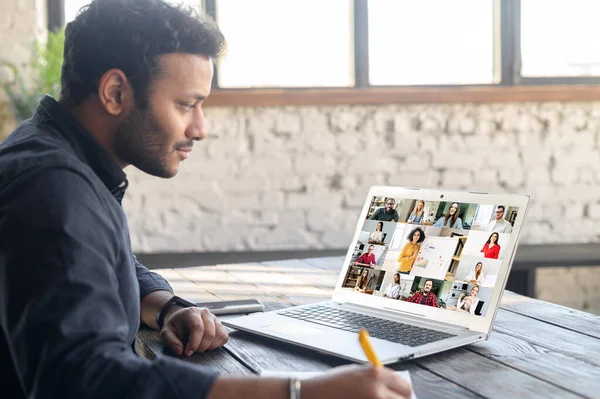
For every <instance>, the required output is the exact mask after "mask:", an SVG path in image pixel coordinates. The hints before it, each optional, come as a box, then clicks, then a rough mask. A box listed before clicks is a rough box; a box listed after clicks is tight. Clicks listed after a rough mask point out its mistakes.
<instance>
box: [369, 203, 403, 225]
mask: <svg viewBox="0 0 600 399" xmlns="http://www.w3.org/2000/svg"><path fill="white" fill-rule="evenodd" d="M395 204H396V200H395V199H393V198H388V199H387V200H386V201H385V207H383V208H377V209H376V210H375V212H373V214H372V215H371V217H370V218H369V220H381V221H382V222H397V221H398V220H400V215H398V211H397V210H395V209H394V205H395Z"/></svg>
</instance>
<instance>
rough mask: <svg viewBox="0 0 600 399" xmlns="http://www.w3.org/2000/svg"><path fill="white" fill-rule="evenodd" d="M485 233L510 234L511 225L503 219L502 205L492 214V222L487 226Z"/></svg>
mask: <svg viewBox="0 0 600 399" xmlns="http://www.w3.org/2000/svg"><path fill="white" fill-rule="evenodd" d="M486 231H488V232H490V233H491V232H496V233H507V234H510V233H512V225H511V224H510V222H508V221H507V220H506V219H504V205H498V207H497V208H496V212H495V213H494V220H492V221H491V222H490V224H488V227H487V229H486Z"/></svg>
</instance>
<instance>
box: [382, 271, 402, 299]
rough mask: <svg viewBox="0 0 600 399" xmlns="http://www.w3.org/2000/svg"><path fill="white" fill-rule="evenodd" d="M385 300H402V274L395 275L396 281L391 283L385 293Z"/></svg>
mask: <svg viewBox="0 0 600 399" xmlns="http://www.w3.org/2000/svg"><path fill="white" fill-rule="evenodd" d="M383 297H384V298H392V299H398V298H400V273H398V272H396V274H394V281H392V282H391V283H390V285H388V286H387V288H386V289H385V292H384V293H383Z"/></svg>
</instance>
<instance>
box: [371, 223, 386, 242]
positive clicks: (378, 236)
mask: <svg viewBox="0 0 600 399" xmlns="http://www.w3.org/2000/svg"><path fill="white" fill-rule="evenodd" d="M375 229H376V230H375V231H374V232H372V233H371V234H370V235H369V244H372V243H377V244H380V243H382V242H383V237H384V234H383V222H379V223H377V227H376V228H375Z"/></svg>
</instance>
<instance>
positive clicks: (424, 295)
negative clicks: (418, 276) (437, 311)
mask: <svg viewBox="0 0 600 399" xmlns="http://www.w3.org/2000/svg"><path fill="white" fill-rule="evenodd" d="M432 288H433V280H430V279H429V280H427V281H425V285H424V286H423V289H422V290H419V291H417V292H416V293H415V294H414V295H412V296H411V297H410V298H408V302H411V303H418V304H421V305H426V306H433V307H435V308H437V307H439V306H438V298H437V295H435V294H434V293H433V292H431V289H432Z"/></svg>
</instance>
